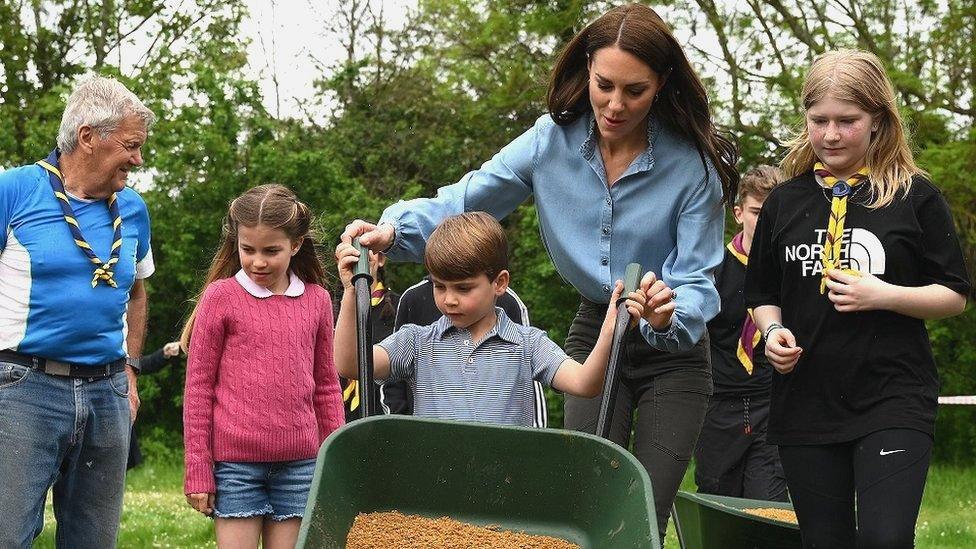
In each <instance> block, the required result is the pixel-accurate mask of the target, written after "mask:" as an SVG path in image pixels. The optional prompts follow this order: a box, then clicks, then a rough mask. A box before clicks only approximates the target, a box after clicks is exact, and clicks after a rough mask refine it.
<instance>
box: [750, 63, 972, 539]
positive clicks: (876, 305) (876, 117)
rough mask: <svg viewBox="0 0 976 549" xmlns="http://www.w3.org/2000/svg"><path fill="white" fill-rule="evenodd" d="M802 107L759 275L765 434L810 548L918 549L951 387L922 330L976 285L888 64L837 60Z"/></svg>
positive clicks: (755, 268) (765, 229) (765, 222)
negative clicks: (946, 389) (909, 131)
mask: <svg viewBox="0 0 976 549" xmlns="http://www.w3.org/2000/svg"><path fill="white" fill-rule="evenodd" d="M802 99H803V106H804V109H805V111H804V114H805V121H804V126H803V129H802V131H801V132H800V135H798V136H797V137H796V139H795V140H794V141H793V142H792V146H791V148H790V151H789V153H788V154H787V155H786V158H785V159H784V160H783V163H782V166H783V169H784V171H785V173H786V177H788V178H792V179H790V180H789V181H787V182H786V183H784V184H783V185H781V186H780V187H778V188H777V189H775V190H774V191H773V192H772V193H771V194H770V196H769V198H768V199H767V200H766V203H765V205H764V206H763V210H762V213H761V214H760V217H759V222H758V226H757V227H756V235H755V238H754V240H753V245H752V253H751V254H750V261H749V267H748V272H747V275H746V302H747V305H748V306H750V307H753V308H754V310H755V318H756V323H757V325H758V326H759V329H760V330H762V332H763V334H764V336H765V339H766V355H767V357H768V358H769V360H770V362H771V363H772V364H773V366H774V368H775V369H776V371H777V372H779V375H776V376H774V379H773V389H772V410H771V414H770V417H771V419H770V426H769V436H768V439H769V441H770V442H772V443H774V444H778V445H779V446H780V456H781V458H782V462H783V468H784V470H785V473H786V480H787V484H788V485H789V490H790V495H791V497H792V499H793V503H794V506H795V508H796V512H797V516H798V518H799V523H800V531H801V533H802V536H803V544H804V546H805V547H855V546H857V547H888V548H891V547H912V545H913V543H914V527H915V521H916V520H917V518H918V510H919V505H920V503H921V498H922V490H923V488H924V485H925V476H926V473H927V471H928V464H929V458H930V455H931V449H932V435H933V427H934V423H935V414H936V406H937V397H938V388H939V381H938V374H937V372H936V368H935V361H934V359H933V357H932V351H931V348H930V346H929V340H928V333H927V332H926V329H925V323H924V320H926V319H932V318H942V317H946V316H951V315H955V314H958V313H960V312H961V311H962V310H963V308H964V307H965V304H966V296H967V295H968V294H969V291H970V281H969V278H968V276H967V274H966V268H965V265H964V262H963V256H962V251H961V249H960V246H959V240H958V238H957V236H956V233H955V229H954V226H953V222H952V218H951V216H950V212H949V208H948V206H947V205H946V201H945V199H944V198H943V196H942V194H941V193H940V192H939V190H938V189H937V188H936V187H935V186H934V185H933V184H932V183H931V182H930V181H929V180H928V179H927V177H926V174H925V172H923V171H922V170H921V169H919V168H918V166H916V165H915V162H914V160H913V158H912V152H911V149H910V147H909V144H908V140H907V137H906V135H905V130H904V129H903V125H902V121H901V118H900V117H899V115H898V109H897V106H896V104H895V96H894V90H893V89H892V86H891V82H890V81H889V80H888V77H887V75H886V73H885V70H884V68H883V66H882V64H881V62H880V60H878V58H877V57H875V56H874V55H872V54H869V53H865V52H860V51H833V52H829V53H826V54H824V55H822V56H820V57H818V58H817V59H816V60H815V61H814V63H813V65H812V66H811V68H810V71H809V73H808V74H807V77H806V81H805V83H804V86H803V95H802ZM855 507H856V508H855Z"/></svg>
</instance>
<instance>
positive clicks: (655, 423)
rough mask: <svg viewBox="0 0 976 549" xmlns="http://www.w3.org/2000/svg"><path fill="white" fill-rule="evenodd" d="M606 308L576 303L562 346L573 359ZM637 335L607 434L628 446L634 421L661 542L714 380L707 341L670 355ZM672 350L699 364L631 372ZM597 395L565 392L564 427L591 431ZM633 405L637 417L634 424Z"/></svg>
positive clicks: (585, 348) (586, 349)
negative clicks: (654, 372)
mask: <svg viewBox="0 0 976 549" xmlns="http://www.w3.org/2000/svg"><path fill="white" fill-rule="evenodd" d="M605 313H606V307H605V306H603V307H602V312H601V309H600V308H598V307H593V306H590V307H587V305H586V304H584V305H583V306H581V307H580V312H579V313H578V314H577V316H576V319H575V320H574V321H573V325H572V326H571V327H570V329H569V334H568V336H567V338H566V352H567V353H568V354H569V355H570V356H571V357H573V358H574V359H575V360H577V361H579V362H582V361H584V360H585V359H586V357H587V356H588V355H589V353H590V351H591V350H592V349H593V346H594V345H595V343H596V339H597V336H598V334H599V330H600V326H601V324H602V321H603V315H604V314H605ZM636 337H638V338H640V341H636V340H634V339H633V338H631V340H630V341H629V342H628V343H627V345H628V347H627V360H628V364H627V365H626V370H625V371H624V372H623V373H624V375H622V376H621V377H622V380H621V383H620V386H619V391H618V393H617V400H616V403H615V406H614V413H613V419H612V422H611V426H610V439H611V440H612V441H613V442H615V443H617V444H619V445H621V446H623V447H624V448H628V447H629V441H630V434H631V430H632V426H633V431H634V432H635V438H634V455H635V456H636V457H637V459H638V460H639V461H640V462H641V465H643V466H644V468H645V469H646V470H647V473H648V476H649V477H650V479H651V488H652V490H653V493H654V507H655V513H656V515H657V517H656V518H657V524H658V533H659V534H660V539H661V543H662V544H663V543H664V535H665V533H666V530H667V525H668V516H669V514H670V512H671V505H672V504H673V503H674V498H675V495H676V494H677V491H678V486H679V485H680V484H681V479H682V477H683V476H684V474H685V471H686V470H687V468H688V462H689V460H690V458H691V455H692V452H693V451H694V448H695V441H696V440H697V438H698V433H699V431H700V430H701V424H702V420H703V418H704V416H705V410H706V409H707V407H708V397H709V395H710V394H711V392H712V380H711V374H710V372H709V370H708V368H707V366H708V364H707V358H705V357H706V354H705V350H706V349H707V342H706V343H703V344H699V345H698V346H696V350H695V351H691V352H687V353H678V354H674V355H670V354H668V353H662V352H661V351H657V350H655V349H651V347H650V346H649V345H647V343H646V342H644V341H643V338H642V337H641V336H640V334H639V333H638V334H636ZM672 356H673V357H675V358H676V359H677V360H680V361H683V362H682V363H683V364H684V363H689V364H696V363H697V364H699V366H700V367H697V368H688V367H686V368H680V369H670V370H665V371H664V372H663V373H661V374H658V375H647V376H643V377H639V378H638V377H635V374H638V373H640V372H641V367H642V366H644V367H645V368H646V369H652V368H654V367H659V366H661V364H662V363H666V362H667V361H669V360H671V358H672ZM699 357H701V358H700V360H698V358H699ZM696 360H698V362H696ZM622 366H623V365H622ZM600 400H601V399H600V398H593V399H582V398H575V397H571V396H568V395H567V397H566V406H565V419H564V424H565V427H566V428H567V429H575V430H578V431H584V432H590V433H593V432H595V431H596V422H597V419H598V415H599V411H600ZM635 409H636V411H637V419H636V423H633V424H632V422H633V421H634V420H633V415H634V410H635Z"/></svg>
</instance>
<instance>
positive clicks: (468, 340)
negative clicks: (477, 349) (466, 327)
mask: <svg viewBox="0 0 976 549" xmlns="http://www.w3.org/2000/svg"><path fill="white" fill-rule="evenodd" d="M468 345H471V340H470V339H465V340H464V346H465V347H467V346H468Z"/></svg>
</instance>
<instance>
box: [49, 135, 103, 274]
mask: <svg viewBox="0 0 976 549" xmlns="http://www.w3.org/2000/svg"><path fill="white" fill-rule="evenodd" d="M58 152H59V151H58V150H57V149H54V150H53V151H51V154H49V155H48V157H47V159H45V160H38V161H37V164H38V165H39V166H41V167H42V168H44V169H45V170H47V171H48V175H49V178H48V179H49V181H50V182H51V188H52V189H53V190H54V196H55V197H56V198H57V199H58V204H60V206H61V212H62V213H63V214H64V220H65V221H66V222H67V223H68V229H70V230H71V236H72V238H74V241H75V244H77V245H78V247H79V248H81V251H83V252H85V255H86V256H88V259H89V260H91V262H92V263H94V264H95V271H94V274H93V276H92V281H91V285H92V288H94V287H95V286H97V285H98V281H99V280H103V281H105V283H106V284H108V285H109V286H111V287H113V288H117V287H118V285H117V284H116V283H115V280H114V279H113V278H112V276H113V275H114V274H115V272H114V271H113V270H112V269H113V267H114V265H115V264H116V263H118V261H119V250H121V248H122V214H121V213H120V212H119V202H118V197H117V196H116V193H112V195H111V196H109V197H108V200H107V202H108V211H109V214H110V215H111V216H112V228H113V230H114V231H115V234H114V235H113V237H112V250H111V255H110V257H109V260H108V261H102V260H101V259H99V257H98V256H97V255H95V251H94V250H92V248H91V246H90V245H89V244H88V241H87V240H85V237H84V235H82V234H81V228H80V227H79V226H78V221H77V220H76V219H75V212H74V210H72V209H71V202H69V201H68V194H67V193H66V192H65V190H64V177H63V176H62V175H61V170H60V164H59V163H58Z"/></svg>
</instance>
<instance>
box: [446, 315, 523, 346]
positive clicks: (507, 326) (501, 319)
mask: <svg viewBox="0 0 976 549" xmlns="http://www.w3.org/2000/svg"><path fill="white" fill-rule="evenodd" d="M495 314H496V315H498V320H497V321H496V322H495V325H494V326H492V328H491V330H489V331H488V333H487V334H485V337H484V338H483V339H482V341H487V340H488V338H490V337H491V336H493V335H497V336H498V337H500V338H502V339H504V340H505V341H508V342H509V343H518V342H519V333H518V327H517V326H516V325H515V323H514V322H512V320H511V319H510V318H508V315H506V314H505V310H504V309H502V308H501V307H495ZM452 330H457V328H456V327H455V326H454V324H452V323H451V319H450V318H448V317H447V315H441V317H440V318H439V319H438V320H437V322H435V323H434V339H435V340H436V339H444V336H445V335H446V334H447V333H448V332H450V331H452Z"/></svg>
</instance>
